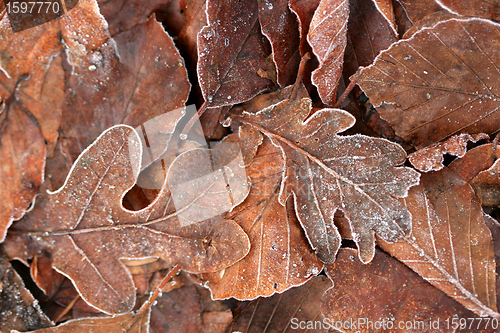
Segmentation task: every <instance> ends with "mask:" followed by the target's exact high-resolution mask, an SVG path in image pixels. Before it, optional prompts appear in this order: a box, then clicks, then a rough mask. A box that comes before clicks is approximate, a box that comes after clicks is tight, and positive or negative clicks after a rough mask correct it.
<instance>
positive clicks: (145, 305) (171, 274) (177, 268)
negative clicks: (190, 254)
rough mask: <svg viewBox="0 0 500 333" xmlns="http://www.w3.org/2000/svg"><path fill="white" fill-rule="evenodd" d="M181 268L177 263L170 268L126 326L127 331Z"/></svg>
mask: <svg viewBox="0 0 500 333" xmlns="http://www.w3.org/2000/svg"><path fill="white" fill-rule="evenodd" d="M180 269H181V266H180V265H175V266H174V268H172V269H171V270H170V272H169V273H168V274H167V275H166V276H165V277H164V278H163V280H161V282H160V284H159V285H158V287H156V290H155V292H154V294H153V295H152V296H151V297H150V298H149V299H148V300H147V301H146V302H144V304H143V305H142V306H141V308H140V310H139V312H138V313H137V314H136V315H135V317H134V318H133V319H132V320H131V321H130V322H129V323H128V325H127V326H126V327H125V332H127V331H128V330H129V329H130V328H131V327H132V325H134V323H135V322H136V321H137V318H139V317H141V316H142V315H143V314H144V312H146V311H147V310H148V309H149V308H150V307H151V304H153V302H154V301H155V300H156V298H157V297H158V295H159V294H160V291H161V290H162V288H163V287H165V285H166V284H167V282H168V281H170V279H172V277H173V276H174V275H175V274H177V272H178V271H179V270H180Z"/></svg>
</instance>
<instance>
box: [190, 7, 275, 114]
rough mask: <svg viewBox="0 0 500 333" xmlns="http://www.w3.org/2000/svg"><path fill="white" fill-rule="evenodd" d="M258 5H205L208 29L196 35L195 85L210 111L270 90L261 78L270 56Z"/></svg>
mask: <svg viewBox="0 0 500 333" xmlns="http://www.w3.org/2000/svg"><path fill="white" fill-rule="evenodd" d="M257 8H258V5H257V1H237V0H230V1H225V2H219V1H215V0H208V1H207V9H206V12H207V18H208V26H205V27H204V28H203V29H202V30H201V31H200V33H199V34H198V81H199V84H200V88H201V91H202V93H203V98H204V99H205V101H206V102H207V104H208V105H207V106H209V107H219V106H224V105H232V104H237V103H241V102H244V101H247V100H249V99H251V98H252V97H254V96H255V95H257V94H259V93H261V92H262V91H264V90H267V89H269V88H270V87H272V82H271V81H270V80H268V79H266V78H262V77H260V76H259V75H258V74H257V72H258V70H259V69H266V58H267V56H268V55H269V53H270V50H269V51H268V49H269V46H268V45H267V44H266V43H267V41H266V40H265V37H264V38H263V35H262V33H261V32H260V26H259V21H258V13H257Z"/></svg>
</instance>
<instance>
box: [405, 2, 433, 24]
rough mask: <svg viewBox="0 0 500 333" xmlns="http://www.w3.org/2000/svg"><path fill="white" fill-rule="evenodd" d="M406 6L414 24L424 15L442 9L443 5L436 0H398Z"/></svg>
mask: <svg viewBox="0 0 500 333" xmlns="http://www.w3.org/2000/svg"><path fill="white" fill-rule="evenodd" d="M397 1H398V2H399V3H400V4H401V6H402V7H403V8H404V10H405V12H406V14H407V15H408V18H409V19H410V20H411V22H412V23H413V24H415V23H417V22H418V21H420V20H421V19H423V18H424V17H426V16H427V15H429V14H432V13H434V12H438V11H442V10H443V7H441V6H440V5H439V4H438V2H437V1H435V0H421V1H414V0H397Z"/></svg>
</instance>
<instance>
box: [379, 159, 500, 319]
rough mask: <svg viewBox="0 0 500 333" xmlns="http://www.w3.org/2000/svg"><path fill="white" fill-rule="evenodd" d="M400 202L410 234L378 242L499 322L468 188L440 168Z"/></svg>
mask: <svg viewBox="0 0 500 333" xmlns="http://www.w3.org/2000/svg"><path fill="white" fill-rule="evenodd" d="M404 202H405V205H406V207H407V208H408V209H409V210H410V212H411V214H412V217H413V230H412V234H411V236H406V237H405V238H404V239H403V240H402V241H400V242H397V243H393V244H388V243H386V242H383V241H379V243H378V244H379V245H380V246H381V247H382V248H383V249H384V250H386V251H387V252H389V253H390V254H391V255H393V256H394V257H395V258H397V259H398V260H399V261H401V262H403V263H404V264H406V265H407V266H408V267H410V268H411V269H413V270H414V271H415V272H417V273H418V274H420V275H421V276H422V277H423V278H424V279H426V280H427V281H429V282H430V283H431V284H432V285H434V286H435V287H437V288H438V289H440V290H442V291H443V292H445V293H446V294H447V295H448V296H450V297H452V298H454V299H455V300H456V301H457V302H459V303H461V304H462V305H464V306H465V307H466V308H468V309H470V310H471V311H474V312H475V313H477V314H478V315H480V316H492V317H497V318H499V317H500V314H498V313H497V312H496V311H497V304H496V290H495V256H494V251H493V243H492V239H491V233H490V231H489V229H488V227H487V226H486V224H485V222H484V218H483V212H482V210H481V206H480V205H479V203H478V202H477V201H476V198H475V196H474V192H473V191H472V189H471V187H470V186H469V184H467V183H465V182H464V181H463V180H461V179H460V178H459V177H458V176H457V175H456V174H455V173H454V172H453V171H450V170H449V169H447V168H444V169H442V170H441V171H438V172H432V173H428V174H424V175H422V179H421V185H419V186H417V187H414V188H412V189H411V190H410V193H409V196H408V198H406V199H404Z"/></svg>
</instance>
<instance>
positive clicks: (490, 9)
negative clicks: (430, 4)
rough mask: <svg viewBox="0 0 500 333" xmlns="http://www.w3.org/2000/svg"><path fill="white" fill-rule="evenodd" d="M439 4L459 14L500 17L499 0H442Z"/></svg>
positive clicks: (488, 17) (491, 17) (493, 18)
mask: <svg viewBox="0 0 500 333" xmlns="http://www.w3.org/2000/svg"><path fill="white" fill-rule="evenodd" d="M436 2H437V1H436ZM439 4H440V5H441V6H442V7H443V8H445V9H447V10H449V11H450V12H452V13H454V14H457V15H463V16H475V17H482V18H485V19H490V20H498V19H500V2H499V1H498V0H493V1H486V0H473V1H470V0H458V1H457V0H453V1H451V0H440V1H439Z"/></svg>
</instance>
